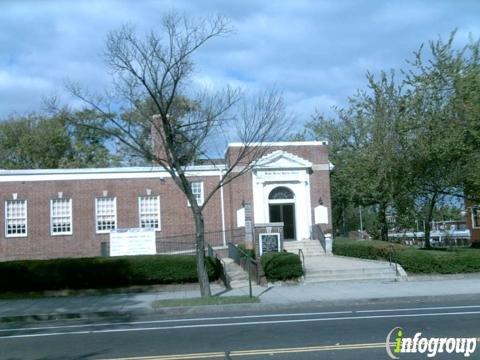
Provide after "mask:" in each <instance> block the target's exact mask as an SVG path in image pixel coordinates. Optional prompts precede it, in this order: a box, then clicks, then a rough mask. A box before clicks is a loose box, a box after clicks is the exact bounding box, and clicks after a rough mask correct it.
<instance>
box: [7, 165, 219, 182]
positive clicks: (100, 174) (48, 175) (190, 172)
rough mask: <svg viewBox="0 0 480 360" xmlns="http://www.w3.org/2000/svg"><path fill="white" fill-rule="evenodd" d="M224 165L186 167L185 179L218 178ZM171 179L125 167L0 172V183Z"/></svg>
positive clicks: (158, 172)
mask: <svg viewBox="0 0 480 360" xmlns="http://www.w3.org/2000/svg"><path fill="white" fill-rule="evenodd" d="M224 169H225V165H218V166H216V167H215V166H211V165H196V166H187V167H186V170H185V175H186V176H187V177H189V176H191V177H194V176H196V177H199V176H200V177H202V176H203V177H206V176H219V175H221V174H222V171H223V170H224ZM169 177H171V176H170V174H168V173H167V172H166V171H165V170H163V169H162V168H158V167H125V168H101V169H47V170H0V183H2V182H24V181H58V180H107V179H141V178H145V179H152V178H159V179H162V178H169Z"/></svg>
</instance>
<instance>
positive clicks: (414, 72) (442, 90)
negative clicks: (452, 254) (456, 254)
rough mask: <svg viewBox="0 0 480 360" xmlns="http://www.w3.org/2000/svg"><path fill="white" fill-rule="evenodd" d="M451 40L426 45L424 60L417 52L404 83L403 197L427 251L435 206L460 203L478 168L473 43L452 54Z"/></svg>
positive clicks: (422, 55) (452, 41) (421, 51)
mask: <svg viewBox="0 0 480 360" xmlns="http://www.w3.org/2000/svg"><path fill="white" fill-rule="evenodd" d="M454 38H455V33H452V34H451V36H450V37H449V39H448V40H447V41H446V42H443V41H442V40H441V39H439V40H437V41H432V42H430V43H429V47H428V49H429V52H428V53H427V54H425V53H424V48H423V47H422V48H420V50H419V51H418V52H417V53H416V54H415V60H414V61H413V62H412V63H411V65H412V68H411V69H410V70H409V71H408V73H407V74H406V79H405V83H406V85H407V89H408V90H407V94H406V98H407V99H408V103H407V108H408V114H409V116H408V120H407V122H408V124H409V125H408V127H409V133H408V136H407V139H408V143H409V145H408V148H407V150H406V155H407V163H408V166H407V168H406V172H407V173H408V175H409V177H408V178H409V179H410V183H409V189H410V193H409V196H408V197H409V198H410V208H411V209H418V210H417V212H418V213H419V214H421V215H422V217H423V219H424V221H425V247H426V248H430V230H431V222H432V220H433V215H434V213H435V210H436V207H437V205H438V204H441V203H444V202H445V199H448V198H449V197H452V196H453V197H461V198H463V197H464V196H465V186H466V185H467V184H470V185H469V187H470V188H471V189H473V188H476V189H478V187H476V186H475V184H474V182H475V180H473V181H472V179H471V178H470V177H473V178H474V179H475V178H476V177H478V175H479V172H478V169H479V167H478V166H476V164H472V163H471V161H472V160H473V159H475V158H476V157H478V147H477V148H476V147H475V144H477V145H478V138H476V135H478V132H477V131H476V130H475V129H476V128H478V115H477V114H475V111H476V110H475V109H474V108H472V106H471V105H472V104H471V101H472V100H473V101H474V99H475V96H476V95H475V94H474V92H473V91H472V90H474V89H475V88H476V86H477V84H476V82H475V80H476V76H475V75H474V72H473V73H472V71H473V70H474V69H478V64H479V62H478V61H479V57H478V42H477V43H473V42H471V43H470V44H468V45H467V46H465V47H462V48H460V49H458V50H457V49H455V48H454V46H453V43H454ZM472 97H473V99H472ZM475 174H476V176H475ZM467 186H468V185H467Z"/></svg>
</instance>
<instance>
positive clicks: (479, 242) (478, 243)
mask: <svg viewBox="0 0 480 360" xmlns="http://www.w3.org/2000/svg"><path fill="white" fill-rule="evenodd" d="M470 247H471V248H473V249H480V240H477V241H474V242H472V245H470Z"/></svg>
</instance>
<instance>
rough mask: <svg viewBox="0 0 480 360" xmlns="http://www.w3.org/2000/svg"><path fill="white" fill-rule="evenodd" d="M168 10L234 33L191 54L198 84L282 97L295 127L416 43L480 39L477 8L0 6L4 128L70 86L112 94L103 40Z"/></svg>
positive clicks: (392, 4) (196, 3)
mask: <svg viewBox="0 0 480 360" xmlns="http://www.w3.org/2000/svg"><path fill="white" fill-rule="evenodd" d="M172 9H174V10H178V11H181V12H185V13H186V14H188V15H192V16H209V15H211V14H214V13H220V14H223V15H225V16H227V17H228V18H229V19H230V21H231V23H232V24H233V26H234V28H235V33H234V34H232V35H231V36H230V37H228V38H226V39H217V40H215V41H214V42H212V43H210V44H209V45H208V46H206V47H205V48H203V49H202V51H201V52H199V53H198V54H197V56H196V58H195V60H196V62H197V69H196V73H195V77H196V80H198V81H199V82H202V83H205V84H208V85H209V86H219V87H222V86H224V85H225V84H233V85H239V86H241V87H243V88H246V89H250V90H252V91H255V90H261V89H264V88H268V87H272V86H274V87H276V88H278V89H281V90H282V91H283V93H284V95H285V98H286V101H287V103H288V106H289V108H290V109H291V110H292V111H293V112H295V113H296V114H297V118H298V124H299V125H300V124H301V123H302V122H304V121H306V120H308V119H309V118H310V116H311V114H313V113H314V112H315V110H317V111H319V112H323V113H327V114H328V113H330V112H331V107H332V106H335V105H339V106H342V105H343V104H345V100H346V98H347V97H348V96H349V95H352V94H353V93H354V92H355V90H356V89H358V88H360V87H363V86H364V84H365V77H364V75H365V72H366V71H367V70H370V71H372V72H376V71H379V70H382V69H386V70H388V69H390V68H399V67H402V66H404V64H405V60H406V59H409V58H411V57H412V51H414V50H415V49H418V47H419V46H420V44H421V43H422V42H425V41H428V40H430V39H436V38H437V37H438V36H442V37H444V38H446V37H447V36H448V34H449V33H450V32H451V31H452V30H453V29H454V28H458V36H457V44H458V45H459V46H460V45H461V44H464V43H465V42H466V41H467V39H468V36H469V34H471V35H473V37H476V38H478V37H480V1H477V0H471V1H467V0H457V1H455V0H451V1H441V0H435V1H434V0H432V1H427V0H425V1H385V0H377V1H373V0H372V1H366V0H365V1H362V0H336V1H335V0H333V1H320V0H317V1H306V0H305V1H302V0H291V1H288V0H284V1H275V0H270V1H261V0H239V1H233V0H231V1H222V0H190V1H188V0H177V1H166V0H165V1H162V0H157V1H149V0H130V1H120V0H116V1H114V0H111V1H94V0H83V1H82V0H77V1H73V0H71V1H59V0H58V1H46V0H45V1H43V0H31V1H27V0H23V1H22V0H15V1H14V0H0V119H2V118H5V117H6V116H8V115H10V114H12V113H18V114H24V113H27V112H30V111H34V110H38V109H40V108H41V106H42V99H43V98H44V97H45V96H47V97H48V96H50V95H57V96H61V95H62V94H64V92H65V91H64V87H63V86H64V82H65V79H67V78H69V79H72V80H74V81H78V82H80V83H82V84H84V85H85V86H88V87H89V88H91V89H101V88H103V87H104V86H105V85H108V82H109V77H108V74H107V72H106V71H105V67H104V63H103V58H102V51H103V46H104V42H105V37H106V34H107V33H108V31H110V30H112V29H117V28H118V27H119V26H121V25H122V24H124V23H130V24H137V25H139V27H140V28H141V29H142V30H147V29H151V28H155V26H156V24H157V23H158V21H159V18H160V17H161V16H162V14H165V13H167V12H168V11H170V10H172ZM64 99H65V101H68V98H65V97H64Z"/></svg>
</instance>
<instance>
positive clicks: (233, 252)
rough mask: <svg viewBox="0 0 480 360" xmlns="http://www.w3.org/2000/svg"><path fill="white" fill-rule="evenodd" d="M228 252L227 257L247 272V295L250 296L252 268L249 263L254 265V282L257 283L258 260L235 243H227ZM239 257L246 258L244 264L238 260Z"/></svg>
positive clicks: (258, 280) (258, 281)
mask: <svg viewBox="0 0 480 360" xmlns="http://www.w3.org/2000/svg"><path fill="white" fill-rule="evenodd" d="M228 253H229V257H231V258H232V259H233V260H234V261H235V262H236V263H237V264H238V265H240V266H241V267H242V268H243V270H245V271H246V272H247V273H248V289H249V295H250V297H252V296H253V295H252V268H251V265H252V264H253V265H254V269H255V274H256V282H257V284H259V283H260V279H259V274H258V264H259V262H258V261H257V260H255V259H254V258H253V257H252V256H251V255H250V254H248V253H247V252H245V251H243V250H242V249H241V248H239V247H238V246H237V245H235V244H232V243H228ZM240 255H242V256H240ZM240 257H243V258H245V259H246V261H245V264H242V261H241V260H240Z"/></svg>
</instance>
